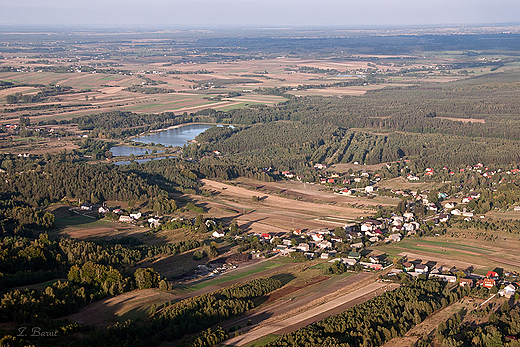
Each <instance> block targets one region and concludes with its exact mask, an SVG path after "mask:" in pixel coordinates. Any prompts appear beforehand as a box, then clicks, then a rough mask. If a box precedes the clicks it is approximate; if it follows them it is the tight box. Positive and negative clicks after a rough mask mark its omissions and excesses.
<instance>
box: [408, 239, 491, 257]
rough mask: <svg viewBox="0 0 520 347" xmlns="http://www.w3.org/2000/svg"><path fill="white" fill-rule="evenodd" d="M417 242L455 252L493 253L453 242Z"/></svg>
mask: <svg viewBox="0 0 520 347" xmlns="http://www.w3.org/2000/svg"><path fill="white" fill-rule="evenodd" d="M417 242H418V243H425V244H430V245H434V246H439V247H443V248H452V249H457V250H460V251H470V252H475V253H481V254H491V253H494V252H493V251H490V250H488V249H485V248H481V247H474V246H469V245H463V244H459V243H453V242H446V241H444V242H442V241H430V240H417Z"/></svg>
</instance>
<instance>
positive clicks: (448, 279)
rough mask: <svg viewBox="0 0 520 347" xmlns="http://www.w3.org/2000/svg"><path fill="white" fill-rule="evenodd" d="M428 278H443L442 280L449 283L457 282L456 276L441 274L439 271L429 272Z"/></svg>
mask: <svg viewBox="0 0 520 347" xmlns="http://www.w3.org/2000/svg"><path fill="white" fill-rule="evenodd" d="M428 278H439V279H441V280H443V281H444V282H450V283H455V282H457V276H453V275H443V274H441V273H431V274H430V275H429V276H428Z"/></svg>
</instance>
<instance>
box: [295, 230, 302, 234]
mask: <svg viewBox="0 0 520 347" xmlns="http://www.w3.org/2000/svg"><path fill="white" fill-rule="evenodd" d="M293 234H294V235H301V234H302V231H301V229H296V230H294V231H293Z"/></svg>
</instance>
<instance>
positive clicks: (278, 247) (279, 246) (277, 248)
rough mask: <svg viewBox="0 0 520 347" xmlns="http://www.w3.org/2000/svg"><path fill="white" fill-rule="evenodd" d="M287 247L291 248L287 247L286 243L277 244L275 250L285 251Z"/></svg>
mask: <svg viewBox="0 0 520 347" xmlns="http://www.w3.org/2000/svg"><path fill="white" fill-rule="evenodd" d="M287 248H289V247H287V246H286V245H278V246H276V247H275V248H274V251H275V252H283V251H284V250H286V249H287Z"/></svg>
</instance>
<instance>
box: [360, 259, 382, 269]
mask: <svg viewBox="0 0 520 347" xmlns="http://www.w3.org/2000/svg"><path fill="white" fill-rule="evenodd" d="M359 265H362V266H363V267H364V268H367V269H372V270H376V271H379V270H382V269H383V265H381V264H374V263H366V262H362V261H361V262H359Z"/></svg>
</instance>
